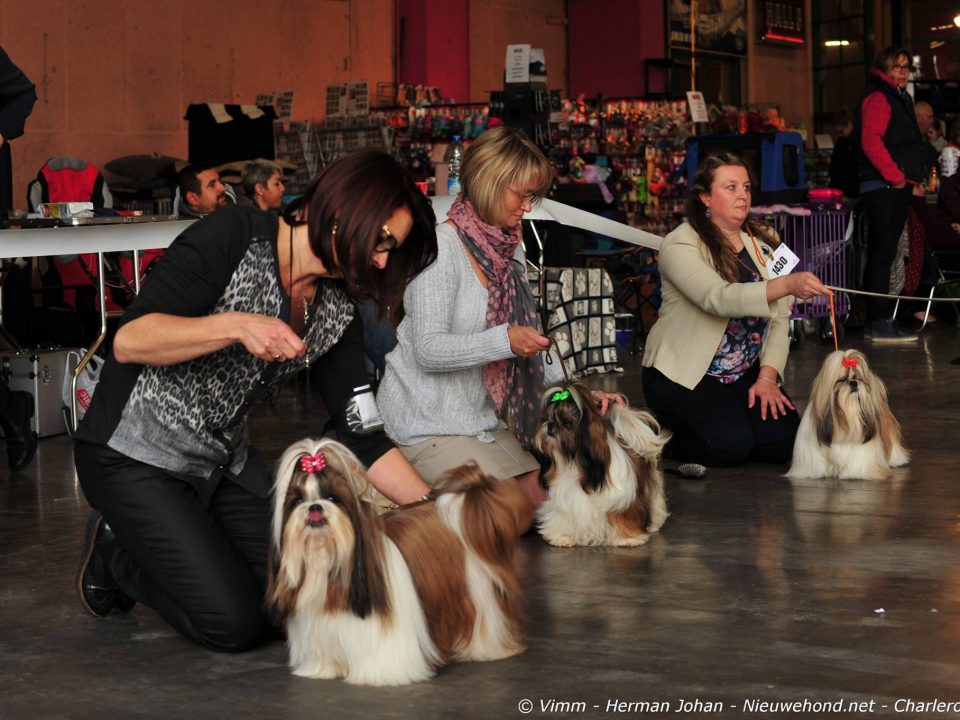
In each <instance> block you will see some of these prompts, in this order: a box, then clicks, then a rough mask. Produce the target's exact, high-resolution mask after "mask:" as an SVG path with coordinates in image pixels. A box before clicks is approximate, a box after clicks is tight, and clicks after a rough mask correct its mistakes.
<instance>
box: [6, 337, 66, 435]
mask: <svg viewBox="0 0 960 720" xmlns="http://www.w3.org/2000/svg"><path fill="white" fill-rule="evenodd" d="M71 350H74V351H78V352H81V353H82V351H81V350H78V349H77V348H54V349H50V350H24V351H23V352H19V353H18V352H4V353H0V372H2V373H3V377H4V378H5V379H6V381H7V385H8V386H9V387H10V389H11V390H14V391H16V390H22V391H25V392H28V393H30V394H31V395H32V396H33V417H32V418H31V419H30V426H31V428H32V429H33V430H34V431H35V432H36V433H37V435H39V436H40V437H49V436H51V435H60V434H61V433H65V432H66V431H67V427H66V422H65V421H64V418H63V376H64V373H65V372H66V365H67V353H68V352H70V351H71Z"/></svg>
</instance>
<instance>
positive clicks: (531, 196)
mask: <svg viewBox="0 0 960 720" xmlns="http://www.w3.org/2000/svg"><path fill="white" fill-rule="evenodd" d="M507 189H508V190H509V191H510V192H512V193H513V194H514V195H516V196H517V197H518V198H520V204H521V205H530V206H533V205H534V204H535V203H538V202H540V196H539V195H537V194H536V193H526V194H524V193H522V192H520V191H519V190H514V189H513V188H512V187H509V186H508V187H507Z"/></svg>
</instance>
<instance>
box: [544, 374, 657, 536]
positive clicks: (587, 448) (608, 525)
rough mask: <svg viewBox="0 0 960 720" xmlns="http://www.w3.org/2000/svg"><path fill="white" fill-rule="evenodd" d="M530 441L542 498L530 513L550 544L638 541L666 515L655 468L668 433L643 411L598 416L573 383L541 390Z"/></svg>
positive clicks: (620, 409)
mask: <svg viewBox="0 0 960 720" xmlns="http://www.w3.org/2000/svg"><path fill="white" fill-rule="evenodd" d="M541 408H542V409H541V415H540V425H539V427H538V429H537V432H536V435H535V436H534V440H533V444H534V447H535V448H536V450H537V452H538V453H539V454H540V457H541V458H542V460H541V463H542V464H543V466H544V467H543V473H542V475H541V477H542V482H543V484H544V486H545V488H546V490H547V500H546V501H545V502H544V503H543V505H541V506H540V509H539V510H538V511H537V525H538V527H539V529H540V534H541V535H542V536H543V537H544V539H545V540H546V541H547V542H549V543H550V544H551V545H560V546H571V545H642V544H643V543H645V542H647V540H648V539H649V537H650V533H653V532H656V531H657V530H659V529H660V527H661V526H662V525H663V523H664V522H665V521H666V519H667V514H668V513H667V501H666V496H665V494H664V491H663V475H662V474H661V472H660V469H659V462H660V455H661V454H662V452H663V446H664V445H666V444H667V441H668V440H669V439H670V433H669V432H668V431H666V430H663V429H661V428H660V425H659V423H658V422H657V421H656V420H655V419H654V417H653V416H652V415H651V414H650V413H647V412H643V411H640V410H634V409H632V408H629V407H624V406H621V405H618V404H615V403H614V404H611V405H610V407H609V408H608V410H607V413H606V415H601V414H600V410H599V409H598V408H597V405H596V401H595V399H594V396H593V394H592V393H591V392H590V390H589V389H588V388H587V387H586V386H584V385H581V384H580V383H576V382H573V383H563V384H559V385H555V386H553V387H550V388H549V389H547V391H546V392H545V393H544V394H543V398H542V401H541Z"/></svg>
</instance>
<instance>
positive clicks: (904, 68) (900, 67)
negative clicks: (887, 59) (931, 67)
mask: <svg viewBox="0 0 960 720" xmlns="http://www.w3.org/2000/svg"><path fill="white" fill-rule="evenodd" d="M891 69H893V70H900V71H902V72H912V71H913V65H894V66H893V68H891Z"/></svg>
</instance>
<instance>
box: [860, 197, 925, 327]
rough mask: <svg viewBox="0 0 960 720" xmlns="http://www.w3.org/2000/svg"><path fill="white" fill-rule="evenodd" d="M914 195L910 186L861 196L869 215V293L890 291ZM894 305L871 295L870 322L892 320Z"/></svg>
mask: <svg viewBox="0 0 960 720" xmlns="http://www.w3.org/2000/svg"><path fill="white" fill-rule="evenodd" d="M911 196H912V193H911V190H910V186H909V185H908V186H907V187H905V188H901V189H900V190H895V189H893V188H884V189H882V190H874V191H872V192H868V193H864V194H863V195H861V196H860V202H861V203H862V204H863V209H864V212H866V214H867V264H866V267H865V268H864V270H863V289H864V290H866V291H867V292H875V293H889V292H890V268H891V267H893V260H894V258H895V257H896V254H897V245H898V244H899V242H900V234H901V233H902V232H903V226H904V224H906V222H907V211H908V210H909V209H910V198H911ZM893 303H894V301H893V300H887V299H885V298H874V297H869V296H868V297H867V299H866V321H867V322H868V323H872V322H876V321H878V320H889V319H890V316H891V314H892V313H893Z"/></svg>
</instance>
